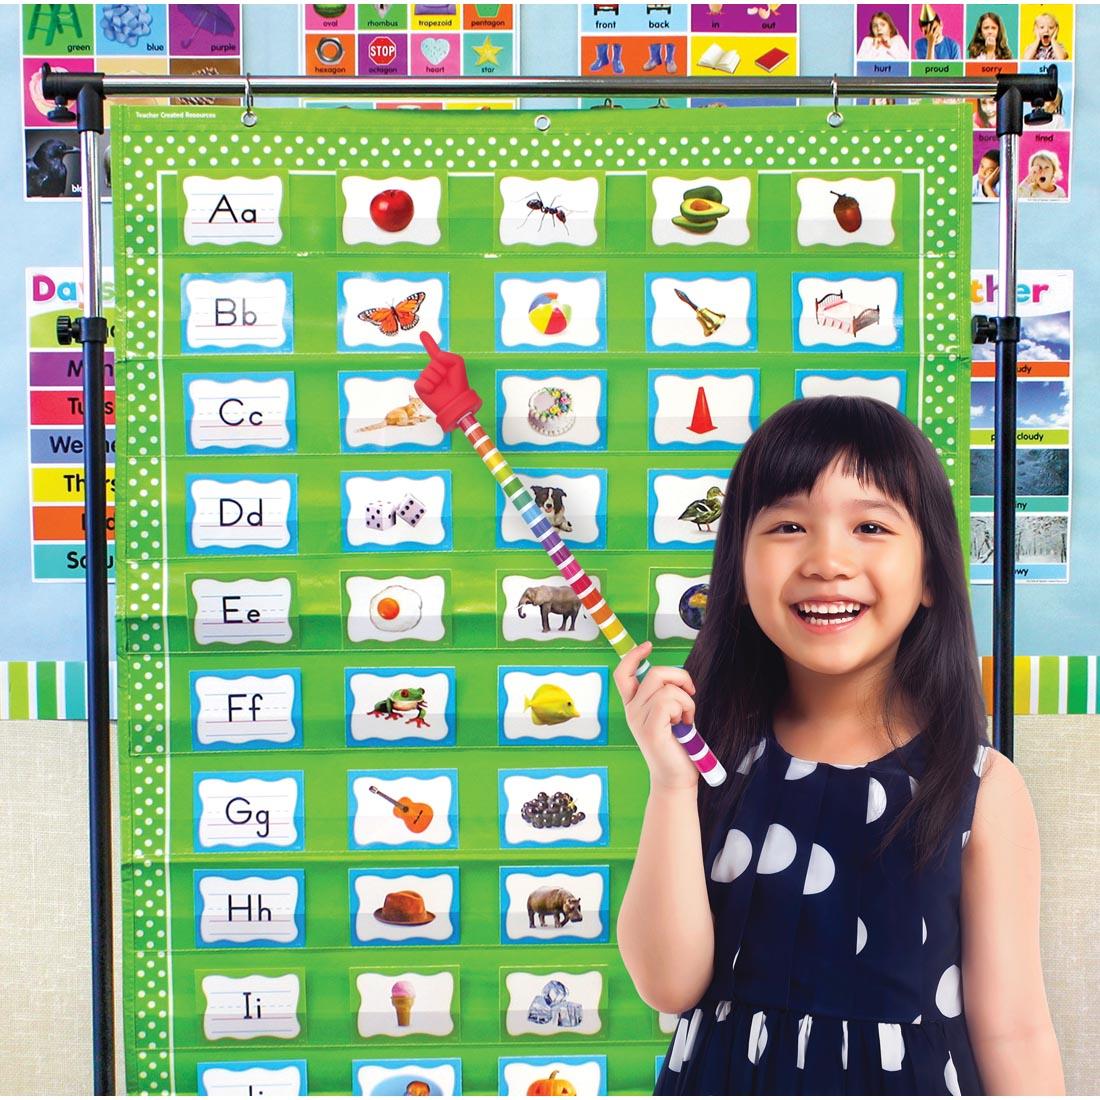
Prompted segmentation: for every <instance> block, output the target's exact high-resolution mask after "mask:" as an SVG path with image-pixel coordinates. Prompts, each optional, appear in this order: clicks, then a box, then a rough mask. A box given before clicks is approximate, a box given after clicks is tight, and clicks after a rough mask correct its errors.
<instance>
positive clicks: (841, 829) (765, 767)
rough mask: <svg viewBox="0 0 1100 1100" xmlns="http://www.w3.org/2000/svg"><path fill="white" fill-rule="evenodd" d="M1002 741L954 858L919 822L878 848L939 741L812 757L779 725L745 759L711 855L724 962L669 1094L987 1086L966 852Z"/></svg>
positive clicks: (972, 794) (690, 1014)
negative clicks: (924, 858)
mask: <svg viewBox="0 0 1100 1100" xmlns="http://www.w3.org/2000/svg"><path fill="white" fill-rule="evenodd" d="M988 751H989V750H988V748H987V747H986V746H982V748H980V749H979V751H978V756H977V759H976V760H975V761H974V767H973V771H972V774H970V773H968V779H969V781H970V782H969V783H968V786H967V797H966V799H965V800H964V804H963V805H962V806H961V807H960V809H959V816H958V819H957V821H956V823H955V826H954V830H955V832H956V833H957V834H958V839H957V841H956V842H955V843H952V844H951V846H950V848H949V850H948V854H947V857H946V859H945V860H944V861H943V863H942V865H939V866H936V865H935V861H933V863H932V866H931V867H926V868H925V870H923V871H922V872H921V873H920V874H919V875H918V874H917V873H916V872H915V870H914V864H915V861H914V857H913V848H912V835H911V833H910V832H909V831H908V830H907V829H905V830H903V831H902V832H901V833H900V834H899V835H898V837H897V838H896V839H895V840H894V842H893V843H891V845H890V846H889V847H888V848H887V849H886V851H885V852H884V853H883V854H882V856H881V858H879V859H877V860H872V859H871V858H870V857H871V855H872V853H874V851H875V849H876V848H877V847H878V844H879V842H880V841H881V839H882V837H883V834H884V833H885V832H886V831H887V829H888V828H889V826H890V825H891V823H892V822H893V820H894V818H895V817H896V815H897V814H898V813H900V811H901V810H902V809H903V808H904V806H905V805H906V803H907V802H909V800H910V799H911V798H912V796H913V792H914V791H915V790H916V784H917V783H918V782H919V781H920V777H921V776H922V774H923V768H924V759H923V738H922V737H921V736H920V735H918V736H917V737H914V738H913V739H912V740H911V741H910V742H909V743H908V744H906V745H904V746H902V748H901V749H897V750H895V751H894V752H892V753H890V754H888V755H887V756H883V757H881V758H880V759H878V760H874V761H871V762H870V763H867V764H861V765H851V766H841V765H837V764H821V763H814V762H812V761H808V760H800V759H798V758H797V757H793V756H791V755H790V754H789V753H787V752H785V751H784V750H783V749H782V748H781V747H780V745H779V743H778V741H777V740H776V739H775V736H774V734H773V733H769V734H768V736H766V737H764V738H763V739H761V741H760V742H759V743H758V744H757V746H756V747H755V748H754V749H752V750H750V751H749V752H748V753H747V754H746V756H745V758H744V759H743V760H742V761H741V764H740V766H739V768H738V771H740V772H741V773H742V774H747V775H748V781H747V787H746V790H745V792H744V797H743V799H742V802H741V805H740V807H739V808H738V809H737V811H736V817H735V819H734V820H731V821H729V822H728V823H725V824H724V827H723V828H722V829H720V830H718V831H717V832H716V834H715V836H714V839H713V841H712V842H711V845H710V849H709V851H708V852H707V853H706V862H705V867H706V872H707V889H708V892H709V895H710V904H711V909H712V910H713V912H714V914H715V917H716V920H717V924H716V933H715V972H714V978H713V980H712V981H711V984H710V988H709V989H708V990H707V992H706V994H705V995H704V997H703V999H702V1000H701V1001H700V1002H699V1004H698V1005H697V1006H696V1007H694V1008H692V1009H689V1010H688V1011H687V1012H684V1013H683V1014H682V1015H681V1016H680V1017H679V1019H678V1020H677V1023H676V1031H675V1034H674V1036H673V1039H672V1043H671V1045H670V1046H669V1050H668V1053H667V1054H666V1055H665V1062H664V1067H663V1069H662V1070H661V1072H660V1075H659V1076H658V1079H657V1085H656V1088H655V1089H654V1093H655V1094H656V1095H673V1094H689V1095H697V1096H735V1095H753V1094H756V1095H759V1094H768V1095H774V1094H780V1093H788V1094H790V1093H793V1094H799V1093H810V1094H818V1095H842V1094H858V1093H862V1094H870V1095H889V1094H906V1095H914V1094H917V1095H949V1094H953V1095H955V1096H958V1095H961V1094H967V1095H974V1094H980V1093H981V1092H982V1085H981V1080H980V1078H979V1076H978V1071H977V1067H976V1065H975V1063H974V1058H973V1054H972V1052H971V1048H970V1038H969V1036H968V1034H967V1030H966V1020H965V1017H964V1015H963V1002H962V980H961V978H962V971H961V964H962V956H961V942H960V932H959V894H960V884H961V861H962V849H963V847H964V846H965V844H966V841H967V839H968V838H969V836H970V832H969V830H970V822H971V819H972V817H973V813H974V800H975V798H976V796H977V791H978V782H979V778H980V775H981V773H982V769H983V767H984V764H985V759H986V754H987V753H988Z"/></svg>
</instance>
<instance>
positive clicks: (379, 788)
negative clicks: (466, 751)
mask: <svg viewBox="0 0 1100 1100" xmlns="http://www.w3.org/2000/svg"><path fill="white" fill-rule="evenodd" d="M348 834H349V835H348V847H350V848H353V849H363V848H457V847H458V771H457V769H455V768H426V769H418V770H416V771H397V770H384V771H373V772H361V771H353V772H349V773H348Z"/></svg>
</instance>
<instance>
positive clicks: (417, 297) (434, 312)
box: [336, 271, 450, 354]
mask: <svg viewBox="0 0 1100 1100" xmlns="http://www.w3.org/2000/svg"><path fill="white" fill-rule="evenodd" d="M336 285H337V298H338V301H339V306H338V310H337V347H338V348H339V350H340V351H364V352H379V351H382V352H385V351H389V352H393V351H404V352H410V351H412V352H416V353H417V354H422V353H423V350H424V345H423V344H421V342H420V334H421V333H422V332H427V333H428V334H429V335H431V336H432V337H434V338H435V340H436V342H437V343H439V344H441V345H443V346H444V347H446V345H447V331H448V324H447V318H448V315H449V314H448V310H449V306H448V294H449V285H450V277H449V276H448V275H446V274H443V273H438V272H428V273H419V272H418V273H409V274H407V275H382V274H377V273H370V272H348V271H341V272H340V273H339V274H338V275H337V277H336Z"/></svg>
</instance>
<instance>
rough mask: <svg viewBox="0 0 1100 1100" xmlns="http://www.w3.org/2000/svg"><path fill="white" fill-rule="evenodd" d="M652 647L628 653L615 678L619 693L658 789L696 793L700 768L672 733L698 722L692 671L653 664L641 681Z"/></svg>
mask: <svg viewBox="0 0 1100 1100" xmlns="http://www.w3.org/2000/svg"><path fill="white" fill-rule="evenodd" d="M652 649H653V643H652V642H648V641H646V642H642V644H641V645H636V646H635V647H634V648H633V649H632V650H630V652H629V653H626V654H624V655H623V658H622V660H621V661H620V662H619V664H618V666H617V667H616V669H615V671H614V673H613V678H614V680H615V686H616V687H617V688H618V689H619V695H620V696H621V697H622V701H623V707H624V709H625V711H626V721H627V724H628V725H629V726H630V732H631V733H632V734H634V740H635V741H637V742H638V748H640V749H641V750H642V755H643V756H644V757H645V762H646V764H647V765H648V766H649V778H650V783H651V784H652V786H654V787H666V788H672V789H685V788H686V789H691V790H694V789H695V788H696V787H697V786H698V785H699V769H698V768H696V766H695V765H694V764H693V763H692V762H691V760H689V759H688V755H687V753H686V752H684V750H683V747H682V746H681V745H680V744H679V743H678V742H677V740H676V738H675V737H674V736H673V734H672V727H673V726H674V725H678V724H679V723H681V722H683V723H686V724H687V725H691V724H693V723H694V721H695V700H694V699H693V698H692V696H693V695H694V694H695V685H694V684H693V683H692V682H691V677H690V676H689V675H688V673H687V670H686V669H683V668H673V667H671V666H668V665H654V666H652V667H651V668H650V669H649V671H648V672H647V673H646V675H645V679H644V680H642V682H641V683H639V682H638V680H637V678H636V676H635V673H636V672H637V670H638V666H639V665H640V664H641V663H642V661H643V660H644V659H645V658H646V657H647V656H649V653H650V651H651V650H652Z"/></svg>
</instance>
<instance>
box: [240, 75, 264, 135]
mask: <svg viewBox="0 0 1100 1100" xmlns="http://www.w3.org/2000/svg"><path fill="white" fill-rule="evenodd" d="M254 102H255V97H254V96H253V94H252V74H251V73H245V74H244V112H243V113H242V114H241V122H243V123H244V124H245V126H255V125H256V123H257V122H259V121H260V120H259V117H258V116H257V114H256V112H255V111H254V110H253V109H252V104H253V103H254Z"/></svg>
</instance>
